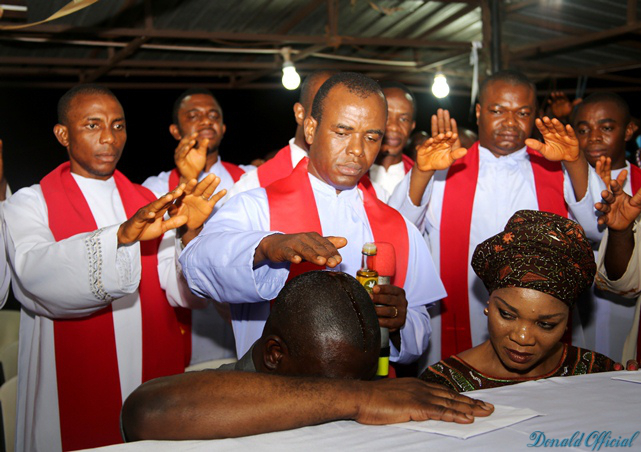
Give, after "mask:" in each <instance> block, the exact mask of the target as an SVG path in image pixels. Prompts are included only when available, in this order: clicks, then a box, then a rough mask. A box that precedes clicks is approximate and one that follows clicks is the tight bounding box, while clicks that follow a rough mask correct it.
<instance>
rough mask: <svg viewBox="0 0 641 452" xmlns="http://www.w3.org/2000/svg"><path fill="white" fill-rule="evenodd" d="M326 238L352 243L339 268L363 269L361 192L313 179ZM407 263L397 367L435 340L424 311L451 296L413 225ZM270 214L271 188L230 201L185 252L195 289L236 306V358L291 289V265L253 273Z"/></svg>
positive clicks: (366, 229)
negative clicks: (272, 304) (274, 304)
mask: <svg viewBox="0 0 641 452" xmlns="http://www.w3.org/2000/svg"><path fill="white" fill-rule="evenodd" d="M309 178H310V181H311V185H312V189H313V192H314V198H315V200H316V205H317V208H318V213H319V217H320V222H321V228H322V231H323V235H325V236H331V235H334V236H341V237H346V238H347V246H346V247H344V248H341V249H340V254H341V256H342V257H343V261H342V262H341V264H340V265H339V266H337V267H336V268H335V269H334V270H336V271H342V272H345V273H348V274H350V275H353V276H355V275H356V272H357V271H358V270H359V268H360V267H361V249H362V246H363V244H364V243H366V242H371V241H373V236H372V231H371V228H370V226H369V222H368V219H367V215H366V212H365V208H364V206H363V200H362V194H361V193H360V191H359V190H358V189H356V188H354V189H352V190H344V191H342V192H341V193H339V194H338V195H337V194H336V190H335V189H334V188H333V187H331V186H330V185H327V184H325V183H324V182H322V181H320V180H319V179H317V178H316V177H314V176H311V175H309ZM406 224H407V231H408V234H409V262H408V265H407V277H406V279H405V285H404V286H403V288H404V289H405V294H406V297H407V300H408V303H409V309H408V313H407V320H406V323H405V326H404V327H403V328H402V329H401V342H402V346H401V350H400V351H399V350H396V349H395V347H394V346H393V345H392V346H391V356H390V358H391V359H392V361H395V362H401V363H407V362H411V361H414V360H416V359H417V358H418V357H419V356H420V355H421V354H422V353H423V352H424V351H425V349H426V347H427V344H428V342H429V336H430V330H431V329H430V322H429V316H428V314H427V311H426V309H425V305H427V304H429V303H431V302H434V301H435V300H438V299H440V298H442V297H443V296H444V295H445V290H444V288H443V284H442V283H441V281H440V279H439V277H438V275H437V274H436V270H435V268H434V264H433V262H432V260H431V257H430V253H429V251H428V249H427V247H426V246H425V243H424V242H423V239H422V237H421V235H420V233H419V232H418V230H417V229H416V228H415V227H414V226H413V225H411V224H410V223H409V222H408V221H406ZM269 228H270V213H269V208H268V202H267V195H266V193H265V190H264V189H262V188H258V189H256V190H252V191H249V192H246V193H244V194H242V195H239V196H236V197H234V198H232V199H231V200H230V201H229V202H228V203H227V204H226V205H225V206H224V207H223V208H222V209H221V210H220V211H219V212H218V213H217V214H216V215H215V216H214V217H213V218H212V219H211V220H210V221H209V222H208V223H207V224H206V225H205V228H204V230H203V231H202V232H201V233H200V235H199V236H198V237H197V238H196V239H194V240H193V241H192V242H190V243H189V245H188V246H187V248H185V250H184V251H183V253H182V254H181V257H180V260H181V263H182V265H183V272H184V274H185V277H186V278H187V281H188V283H189V285H190V288H191V289H192V291H194V292H196V293H199V294H200V295H202V296H207V297H212V298H215V299H219V300H225V301H227V302H229V303H230V304H231V306H232V324H233V326H234V334H235V336H236V349H237V352H238V356H242V355H243V354H244V353H245V352H246V351H247V350H249V348H250V347H251V345H252V344H253V343H254V342H255V341H256V340H257V339H258V338H259V337H260V336H261V333H262V330H263V326H264V325H265V320H266V319H267V316H268V315H269V310H270V304H269V300H272V299H274V298H276V296H277V294H278V292H279V291H280V289H281V288H282V287H283V286H284V285H285V282H286V280H287V276H288V274H289V264H274V263H268V264H264V265H261V266H259V267H256V268H253V260H254V253H255V250H256V247H257V246H258V244H259V243H260V242H261V240H262V239H263V238H264V237H266V236H267V235H270V234H273V233H274V232H270V231H269Z"/></svg>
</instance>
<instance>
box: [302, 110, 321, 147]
mask: <svg viewBox="0 0 641 452" xmlns="http://www.w3.org/2000/svg"><path fill="white" fill-rule="evenodd" d="M304 125H305V127H304V130H305V141H306V142H307V144H309V145H310V146H311V144H312V143H313V142H314V134H315V133H316V127H318V122H317V121H316V120H315V119H314V118H312V117H311V116H308V117H307V118H305V123H304Z"/></svg>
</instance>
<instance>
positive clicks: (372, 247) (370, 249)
mask: <svg viewBox="0 0 641 452" xmlns="http://www.w3.org/2000/svg"><path fill="white" fill-rule="evenodd" d="M363 254H365V255H366V256H373V255H375V254H376V244H375V243H371V242H370V243H366V244H365V245H363Z"/></svg>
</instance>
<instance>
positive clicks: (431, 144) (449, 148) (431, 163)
mask: <svg viewBox="0 0 641 452" xmlns="http://www.w3.org/2000/svg"><path fill="white" fill-rule="evenodd" d="M457 140H458V134H457V133H452V132H447V133H445V134H442V133H439V134H438V135H437V136H436V137H432V138H430V139H428V140H427V141H425V143H423V144H422V145H421V146H420V147H419V148H418V150H417V151H416V164H417V166H418V169H419V170H421V171H437V170H444V169H447V168H449V167H450V166H452V163H454V161H455V160H458V159H460V158H461V157H463V156H465V154H467V149H465V148H461V147H459V148H454V144H455V143H456V142H457ZM459 143H460V142H459Z"/></svg>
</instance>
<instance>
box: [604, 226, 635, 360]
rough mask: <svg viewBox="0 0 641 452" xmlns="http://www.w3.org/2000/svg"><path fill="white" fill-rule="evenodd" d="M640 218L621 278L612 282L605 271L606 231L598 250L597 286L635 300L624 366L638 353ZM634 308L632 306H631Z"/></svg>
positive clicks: (624, 348)
mask: <svg viewBox="0 0 641 452" xmlns="http://www.w3.org/2000/svg"><path fill="white" fill-rule="evenodd" d="M639 223H641V216H640V217H639V218H637V219H636V220H635V222H634V229H633V231H634V250H633V251H632V256H630V262H629V263H628V267H627V268H626V270H625V273H624V274H623V276H621V278H619V279H617V280H615V281H612V280H610V279H609V278H608V272H607V271H606V270H605V263H604V259H605V251H606V249H607V243H608V233H609V231H608V230H607V229H606V231H605V233H604V236H603V240H602V241H601V246H600V248H599V260H598V261H597V285H598V286H599V287H602V288H603V289H607V290H608V291H611V292H614V293H615V294H619V295H621V296H624V297H627V298H631V299H632V302H634V301H635V300H636V308H634V307H633V308H632V311H628V312H632V314H631V319H630V320H631V326H630V329H629V330H627V331H626V333H627V337H626V340H625V343H624V346H623V353H622V359H623V360H622V361H621V362H622V363H623V365H625V363H626V362H627V360H629V359H637V356H638V354H639V351H638V350H637V344H638V342H637V341H638V334H639V329H640V328H639V322H640V320H641V319H640V318H641V225H640V224H639ZM633 306H634V305H633Z"/></svg>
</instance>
